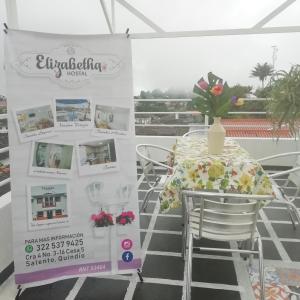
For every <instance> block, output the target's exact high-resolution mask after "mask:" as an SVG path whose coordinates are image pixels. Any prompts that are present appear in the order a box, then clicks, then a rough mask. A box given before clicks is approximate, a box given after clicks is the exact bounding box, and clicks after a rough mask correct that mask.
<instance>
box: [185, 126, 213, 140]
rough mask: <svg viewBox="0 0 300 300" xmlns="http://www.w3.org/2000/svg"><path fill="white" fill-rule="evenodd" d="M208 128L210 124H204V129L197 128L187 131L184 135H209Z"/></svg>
mask: <svg viewBox="0 0 300 300" xmlns="http://www.w3.org/2000/svg"><path fill="white" fill-rule="evenodd" d="M208 128H209V126H208V125H207V126H206V125H205V126H203V128H202V129H197V130H192V131H188V132H186V133H185V134H184V135H183V136H182V137H188V136H205V135H207V131H208Z"/></svg>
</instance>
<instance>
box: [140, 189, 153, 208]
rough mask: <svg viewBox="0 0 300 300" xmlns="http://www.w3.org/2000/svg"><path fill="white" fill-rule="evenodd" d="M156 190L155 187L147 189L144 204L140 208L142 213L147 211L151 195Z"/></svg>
mask: <svg viewBox="0 0 300 300" xmlns="http://www.w3.org/2000/svg"><path fill="white" fill-rule="evenodd" d="M153 191H154V188H151V189H150V190H148V191H147V193H146V195H145V197H144V200H143V204H142V206H141V208H140V213H141V212H145V210H146V208H147V205H148V201H149V196H150V195H151V194H152V193H153Z"/></svg>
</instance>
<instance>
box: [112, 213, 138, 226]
mask: <svg viewBox="0 0 300 300" xmlns="http://www.w3.org/2000/svg"><path fill="white" fill-rule="evenodd" d="M134 219H135V215H134V213H133V212H132V211H123V212H122V213H121V214H120V215H119V216H117V217H116V223H117V224H120V225H126V224H131V223H132V222H133V221H134Z"/></svg>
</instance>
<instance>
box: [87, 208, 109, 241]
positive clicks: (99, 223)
mask: <svg viewBox="0 0 300 300" xmlns="http://www.w3.org/2000/svg"><path fill="white" fill-rule="evenodd" d="M91 220H92V221H93V222H94V226H93V230H94V236H95V237H103V236H104V235H105V232H106V231H107V230H108V229H109V228H108V227H109V226H112V225H114V221H113V217H112V215H111V214H109V213H106V212H105V211H100V212H99V213H98V214H93V215H91Z"/></svg>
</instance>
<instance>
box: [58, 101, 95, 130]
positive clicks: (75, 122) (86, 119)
mask: <svg viewBox="0 0 300 300" xmlns="http://www.w3.org/2000/svg"><path fill="white" fill-rule="evenodd" d="M54 112H55V118H54V121H55V129H57V130H74V129H76V130H81V129H91V128H92V127H93V123H92V115H93V107H92V105H91V100H90V99H88V98H84V97H83V98H56V99H54Z"/></svg>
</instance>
